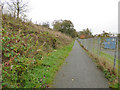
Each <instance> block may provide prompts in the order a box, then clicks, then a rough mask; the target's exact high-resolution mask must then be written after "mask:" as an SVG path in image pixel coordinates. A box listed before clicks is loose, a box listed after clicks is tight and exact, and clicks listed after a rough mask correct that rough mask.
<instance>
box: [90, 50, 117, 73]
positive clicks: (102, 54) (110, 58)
mask: <svg viewBox="0 0 120 90" xmlns="http://www.w3.org/2000/svg"><path fill="white" fill-rule="evenodd" d="M92 53H94V54H96V55H97V53H98V52H97V50H95V49H93V50H92ZM100 56H101V57H105V58H106V59H107V60H108V62H109V63H110V64H111V65H112V67H113V64H114V56H112V55H110V54H107V53H104V52H102V51H100V53H99V57H100ZM116 69H117V70H116V71H118V59H116Z"/></svg>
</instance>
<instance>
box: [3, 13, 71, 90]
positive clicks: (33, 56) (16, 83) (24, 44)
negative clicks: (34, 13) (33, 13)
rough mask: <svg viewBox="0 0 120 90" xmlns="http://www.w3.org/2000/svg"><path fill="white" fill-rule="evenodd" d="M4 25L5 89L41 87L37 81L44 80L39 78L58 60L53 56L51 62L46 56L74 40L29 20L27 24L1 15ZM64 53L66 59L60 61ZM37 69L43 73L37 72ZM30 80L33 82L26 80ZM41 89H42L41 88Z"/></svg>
mask: <svg viewBox="0 0 120 90" xmlns="http://www.w3.org/2000/svg"><path fill="white" fill-rule="evenodd" d="M2 26H3V29H2V79H3V80H2V82H3V83H2V87H3V88H15V87H17V88H19V87H21V88H22V87H33V86H35V87H38V86H37V85H36V83H37V84H38V83H39V80H38V81H37V80H36V78H37V79H39V78H41V77H42V76H41V77H40V75H42V74H43V73H45V70H46V67H47V66H46V65H47V64H53V63H55V62H57V59H58V58H57V57H56V56H57V55H56V56H55V55H53V56H54V57H53V56H51V59H52V60H50V62H48V60H47V59H45V56H46V58H47V56H48V55H49V54H50V53H51V52H53V51H54V50H58V49H61V48H63V47H65V46H67V45H69V44H71V43H72V41H73V39H72V38H71V37H69V36H66V35H65V34H62V33H60V32H58V31H54V30H51V29H49V28H45V27H43V26H40V25H36V24H33V23H32V22H29V21H28V22H24V21H23V20H21V19H16V18H14V17H11V16H8V15H3V16H2ZM60 53H64V54H65V55H66V53H65V52H62V51H61V52H59V53H58V54H60ZM64 54H60V55H63V56H61V57H59V58H61V59H62V57H64ZM48 57H49V56H48ZM43 59H44V60H43ZM49 59H50V57H49ZM58 61H59V59H58ZM41 63H42V64H41ZM58 63H61V62H58ZM58 63H57V64H58ZM38 65H39V67H38ZM50 66H51V65H50ZM58 66H59V65H58ZM43 67H44V69H43ZM34 68H35V69H34ZM52 68H53V67H52ZM33 69H34V70H33ZM38 69H39V71H41V72H36V71H35V70H38ZM55 70H56V69H55ZM51 72H52V71H51ZM28 73H29V74H28ZM48 75H49V74H48ZM32 76H33V77H32ZM46 77H47V76H46ZM48 77H49V76H48ZM28 78H31V79H30V80H29V81H27V80H28ZM48 81H51V79H50V80H49V79H48V80H47V81H45V82H47V83H48ZM28 82H31V83H28ZM40 82H42V81H40ZM29 84H30V85H29ZM38 85H39V84H38ZM39 87H40V85H39ZM41 87H43V86H42V85H41Z"/></svg>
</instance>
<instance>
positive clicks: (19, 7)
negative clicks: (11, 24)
mask: <svg viewBox="0 0 120 90" xmlns="http://www.w3.org/2000/svg"><path fill="white" fill-rule="evenodd" d="M24 1H25V0H24ZM24 1H23V0H11V1H10V2H7V5H8V7H9V11H10V12H11V13H12V14H13V15H14V17H17V18H19V16H20V15H23V14H24V13H25V12H26V11H27V10H28V9H27V7H28V2H24Z"/></svg>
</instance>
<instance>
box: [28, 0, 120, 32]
mask: <svg viewBox="0 0 120 90" xmlns="http://www.w3.org/2000/svg"><path fill="white" fill-rule="evenodd" d="M118 1H119V0H30V6H31V8H32V9H31V10H30V12H29V17H30V18H32V20H33V21H34V22H35V21H38V22H42V21H50V22H52V21H53V20H58V19H69V20H71V21H72V22H73V24H74V26H75V29H76V30H77V31H80V30H82V29H84V28H87V27H88V28H90V29H91V30H92V32H93V33H101V32H102V31H103V30H106V31H108V32H113V33H117V32H118Z"/></svg>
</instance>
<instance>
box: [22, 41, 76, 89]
mask: <svg viewBox="0 0 120 90" xmlns="http://www.w3.org/2000/svg"><path fill="white" fill-rule="evenodd" d="M73 44H74V42H72V44H70V45H68V46H65V47H64V48H62V49H58V50H54V51H53V52H51V53H49V55H48V56H45V57H44V58H43V59H42V60H41V61H38V63H39V64H38V65H37V66H35V67H34V68H33V69H32V70H29V71H28V73H27V74H25V76H24V78H26V79H27V80H26V83H25V87H26V88H40V87H41V88H46V87H50V86H51V85H52V82H53V80H54V78H55V74H56V72H57V71H58V70H59V68H60V66H61V65H62V64H63V63H64V60H65V58H66V57H67V56H68V55H69V52H70V51H71V50H72V47H73Z"/></svg>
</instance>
